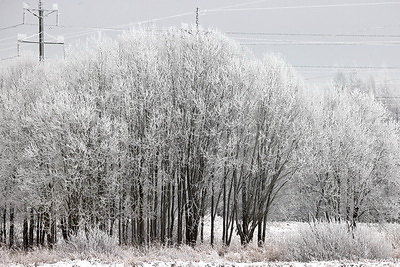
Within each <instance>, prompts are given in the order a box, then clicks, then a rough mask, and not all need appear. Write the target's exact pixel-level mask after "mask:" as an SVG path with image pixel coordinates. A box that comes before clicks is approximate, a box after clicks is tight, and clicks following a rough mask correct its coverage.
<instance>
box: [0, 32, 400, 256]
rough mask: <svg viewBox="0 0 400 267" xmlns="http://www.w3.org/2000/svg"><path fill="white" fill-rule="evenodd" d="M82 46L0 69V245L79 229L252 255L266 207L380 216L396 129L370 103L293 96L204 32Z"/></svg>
mask: <svg viewBox="0 0 400 267" xmlns="http://www.w3.org/2000/svg"><path fill="white" fill-rule="evenodd" d="M82 49H83V51H81V52H77V53H75V54H74V55H72V56H70V57H69V58H68V59H66V60H63V61H60V62H57V63H55V62H49V63H42V64H38V63H36V62H34V61H21V62H19V63H17V64H13V65H10V66H8V67H7V68H3V69H2V71H1V75H0V110H1V112H0V132H1V135H0V188H1V195H0V221H1V223H0V244H1V245H4V246H7V247H10V248H12V247H16V246H17V247H23V248H25V249H28V248H31V247H33V246H48V247H50V248H51V247H53V246H54V245H55V244H56V243H57V241H58V240H60V239H63V240H66V241H68V240H69V239H70V238H71V236H73V235H76V234H77V233H78V232H79V231H89V230H90V229H94V228H96V229H99V230H101V231H104V232H105V233H107V234H108V235H110V236H116V237H117V238H118V240H119V244H120V245H138V246H142V245H148V244H151V243H154V242H157V243H162V244H174V245H175V244H177V245H179V244H183V243H185V244H189V245H195V244H196V242H204V240H205V239H207V242H211V244H214V243H215V242H220V241H221V240H222V243H223V244H225V245H229V244H230V243H231V240H232V236H233V235H235V234H238V235H239V236H240V240H241V242H242V244H244V245H245V244H247V243H248V242H250V241H251V240H253V239H255V238H257V241H258V242H259V244H260V245H262V244H263V242H265V239H266V224H267V219H268V216H269V215H270V211H271V208H273V207H274V206H273V204H274V205H275V208H276V206H280V207H281V208H283V210H284V212H285V213H286V214H288V216H289V215H290V216H292V217H295V218H298V219H302V220H305V219H309V218H314V219H335V220H343V221H346V222H349V225H351V226H354V227H355V223H356V222H357V221H360V220H371V219H374V220H375V219H377V218H384V219H393V214H394V213H393V212H394V211H396V210H397V206H396V204H397V203H396V201H397V199H396V198H395V197H394V198H393V199H392V198H390V195H393V196H396V193H398V191H397V181H398V174H397V173H398V163H399V160H398V156H399V155H398V150H399V149H398V144H399V131H398V125H397V124H396V123H394V122H393V121H392V120H391V119H390V117H389V115H388V113H387V111H386V109H385V108H384V107H383V106H382V105H381V104H380V103H378V102H376V101H375V100H374V98H373V96H371V95H367V94H364V93H360V92H358V91H354V90H352V88H351V86H348V85H346V84H341V85H340V86H332V88H330V89H329V91H327V92H322V91H318V92H313V91H309V90H307V89H306V88H304V86H303V84H302V82H301V79H300V78H298V77H297V75H296V74H295V73H294V71H293V70H292V68H291V67H290V66H288V65H287V64H285V63H284V62H283V60H282V59H280V58H279V57H276V56H267V57H266V58H265V59H264V60H257V59H254V58H253V57H252V56H251V55H249V54H248V52H246V51H245V50H243V49H242V48H241V47H240V46H239V45H238V44H236V43H234V42H233V41H231V40H229V39H227V38H225V37H224V36H222V35H221V34H219V33H216V32H212V31H211V32H210V31H207V32H206V31H198V30H178V29H171V30H168V31H164V32H162V33H159V32H146V31H142V30H138V31H135V32H133V33H129V34H125V35H123V36H121V38H120V39H119V40H118V41H108V42H107V41H102V42H99V43H95V44H92V45H91V46H88V47H87V48H82ZM391 200H393V201H391ZM272 211H273V210H272ZM216 216H221V217H222V220H223V233H222V236H215V229H214V228H215V219H216ZM206 220H208V221H210V223H211V236H205V234H204V223H205V222H206Z"/></svg>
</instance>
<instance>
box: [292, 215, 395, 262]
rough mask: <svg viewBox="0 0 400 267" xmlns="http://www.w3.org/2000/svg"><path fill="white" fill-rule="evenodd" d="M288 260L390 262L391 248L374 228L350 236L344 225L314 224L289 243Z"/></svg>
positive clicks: (368, 227)
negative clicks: (368, 260)
mask: <svg viewBox="0 0 400 267" xmlns="http://www.w3.org/2000/svg"><path fill="white" fill-rule="evenodd" d="M285 246H286V253H285V255H284V258H285V260H289V261H311V260H344V259H347V260H360V259H387V258H390V257H391V255H392V248H391V245H390V244H388V242H387V241H386V239H385V236H384V235H383V234H382V233H379V232H378V231H377V230H374V229H373V227H371V226H363V225H359V226H358V227H357V228H356V229H354V230H353V232H349V230H348V227H347V226H346V224H343V223H311V224H308V225H303V226H302V227H301V228H300V229H299V231H298V233H294V234H292V236H291V237H289V238H287V240H286V241H285Z"/></svg>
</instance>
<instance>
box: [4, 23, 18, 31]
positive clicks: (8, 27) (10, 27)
mask: <svg viewBox="0 0 400 267" xmlns="http://www.w3.org/2000/svg"><path fill="white" fill-rule="evenodd" d="M22 25H24V24H23V23H19V24H15V25H11V26H7V27H4V28H0V31H4V30H8V29H12V28H17V27H18V26H22Z"/></svg>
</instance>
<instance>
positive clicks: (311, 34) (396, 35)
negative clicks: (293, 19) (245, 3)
mask: <svg viewBox="0 0 400 267" xmlns="http://www.w3.org/2000/svg"><path fill="white" fill-rule="evenodd" d="M225 34H228V35H264V36H309V37H366V38H400V34H329V33H272V32H225Z"/></svg>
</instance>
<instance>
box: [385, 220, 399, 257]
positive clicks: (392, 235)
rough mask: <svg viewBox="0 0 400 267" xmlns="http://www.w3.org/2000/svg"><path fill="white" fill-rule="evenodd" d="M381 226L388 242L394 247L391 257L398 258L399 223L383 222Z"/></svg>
mask: <svg viewBox="0 0 400 267" xmlns="http://www.w3.org/2000/svg"><path fill="white" fill-rule="evenodd" d="M382 228H383V231H384V233H385V235H386V239H387V240H388V243H390V245H391V246H392V247H393V249H394V251H393V257H395V258H400V225H399V224H397V223H394V224H384V225H382Z"/></svg>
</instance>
